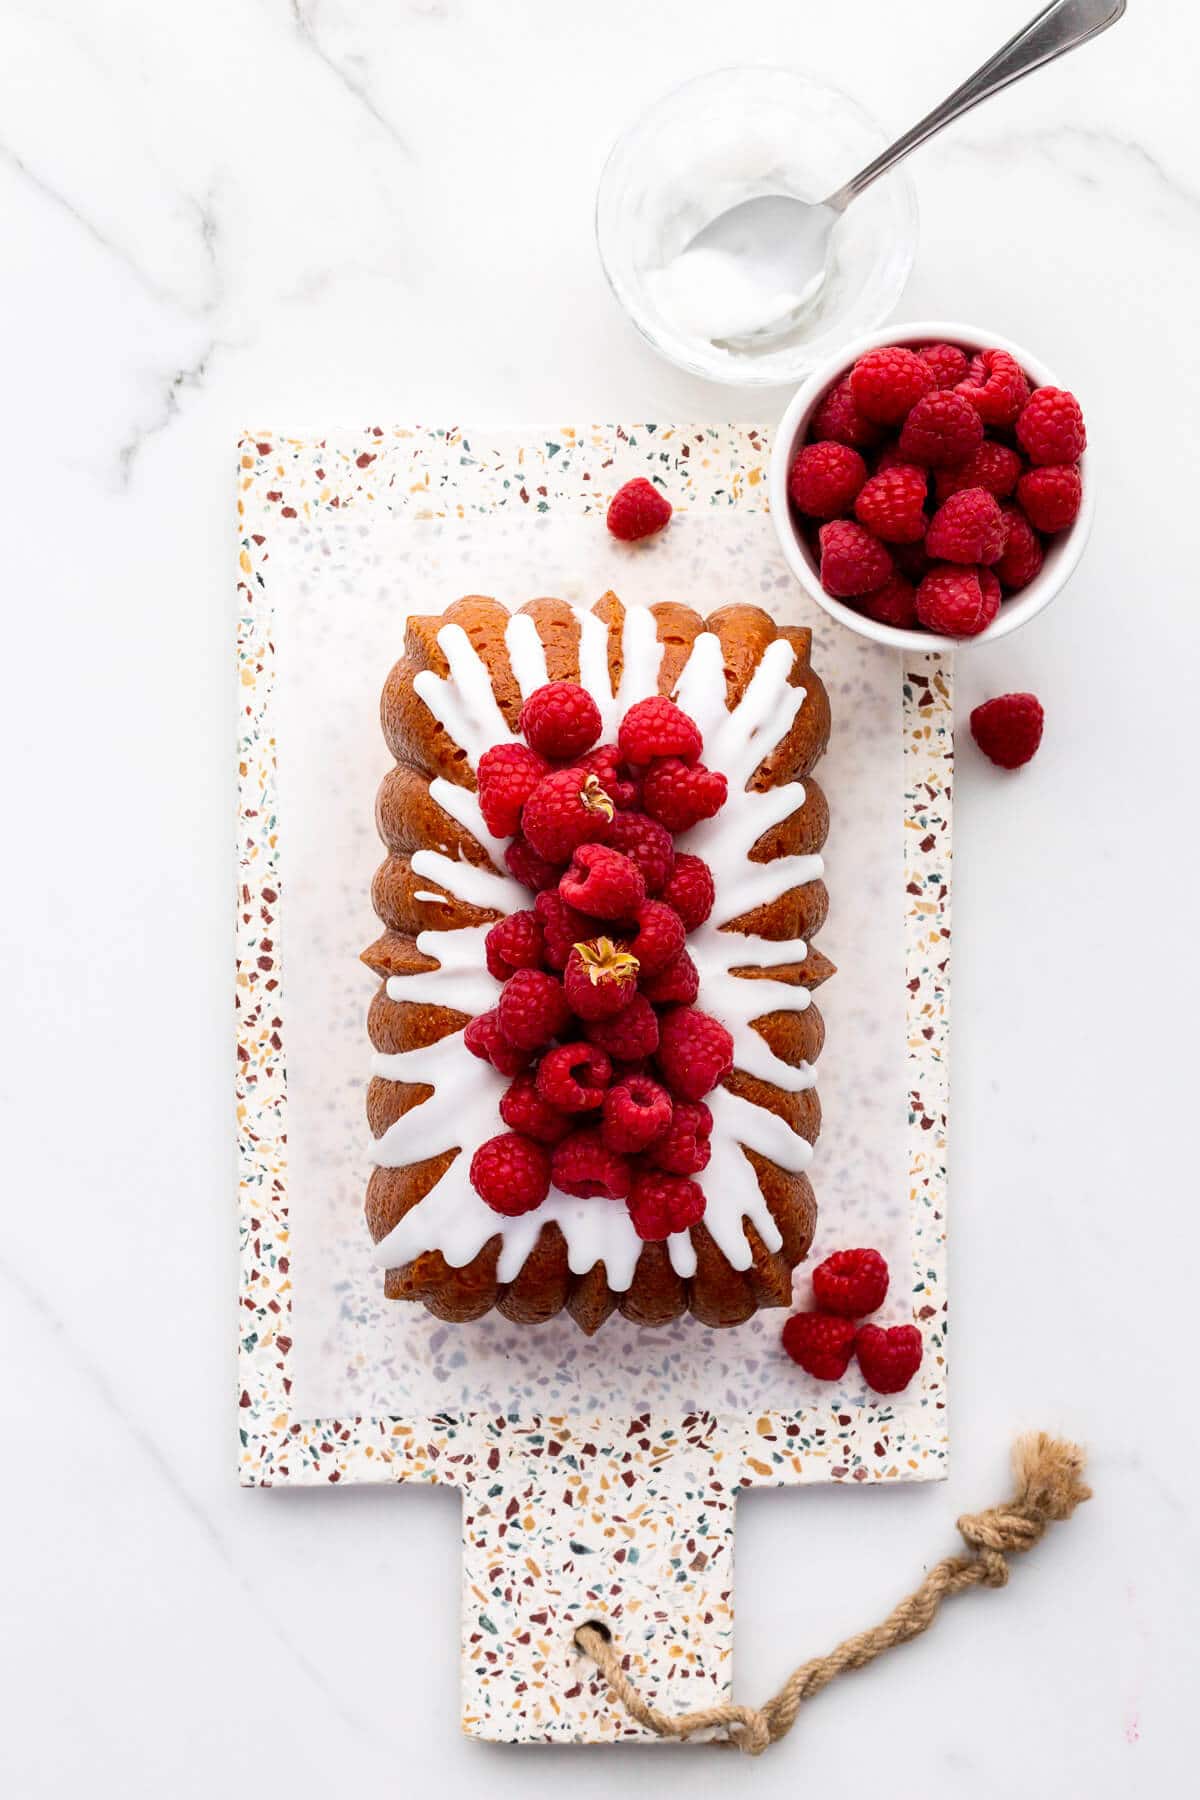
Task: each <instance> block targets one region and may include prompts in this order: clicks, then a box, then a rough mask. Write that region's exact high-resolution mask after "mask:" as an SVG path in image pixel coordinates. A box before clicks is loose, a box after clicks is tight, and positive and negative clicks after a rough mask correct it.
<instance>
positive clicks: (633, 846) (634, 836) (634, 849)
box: [604, 812, 675, 894]
mask: <svg viewBox="0 0 1200 1800" xmlns="http://www.w3.org/2000/svg"><path fill="white" fill-rule="evenodd" d="M604 841H605V843H606V844H607V845H608V846H609V848H610V849H611V850H619V851H620V852H621V854H622V856H628V857H630V858H632V860H633V861H634V862H635V863H636V864H637V866H638V868H639V869H640V870H641V871H642V877H643V879H644V881H645V883H646V892H647V893H648V894H657V893H660V892H661V891H662V889H663V888H664V887H665V886H666V883H667V881H668V880H669V879H670V875H671V870H672V869H673V868H674V866H675V846H674V844H673V843H672V842H671V834H670V832H669V831H668V830H667V828H666V826H665V825H660V824H659V822H658V820H657V819H651V818H650V817H649V816H648V815H647V814H646V813H644V812H619V813H618V814H617V816H616V818H615V819H614V820H613V822H612V824H611V825H610V826H609V828H608V831H607V833H606V835H605V839H604Z"/></svg>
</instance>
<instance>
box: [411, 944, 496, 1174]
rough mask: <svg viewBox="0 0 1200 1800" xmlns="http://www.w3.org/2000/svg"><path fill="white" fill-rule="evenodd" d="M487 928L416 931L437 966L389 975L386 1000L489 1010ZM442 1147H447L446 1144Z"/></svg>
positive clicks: (492, 988) (492, 1000) (492, 989)
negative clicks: (485, 947) (484, 943)
mask: <svg viewBox="0 0 1200 1800" xmlns="http://www.w3.org/2000/svg"><path fill="white" fill-rule="evenodd" d="M490 930H491V926H490V925H464V926H463V927H462V928H461V930H459V931H422V932H418V934H417V949H418V950H419V951H420V952H421V954H422V956H433V957H436V958H437V961H438V963H439V965H440V967H438V968H436V969H423V970H422V969H418V970H415V971H414V972H413V973H412V974H411V975H391V976H389V977H388V984H387V992H388V999H389V1000H423V1001H426V1002H428V1004H429V1005H430V1006H449V1007H452V1008H453V1009H454V1010H455V1011H456V1012H464V1013H468V1014H470V1016H471V1017H472V1018H474V1016H475V1014H476V1013H482V1012H490V1011H491V1009H492V1007H493V1006H495V1004H496V993H497V989H496V983H495V981H494V980H493V978H492V976H491V975H489V974H488V968H487V963H486V962H485V961H484V951H483V940H484V938H485V937H486V936H487V934H488V932H489V931H490ZM468 1054H470V1053H469V1052H468ZM475 1060H478V1059H477V1058H476V1059H475ZM442 1147H443V1149H448V1148H449V1145H443V1146H442Z"/></svg>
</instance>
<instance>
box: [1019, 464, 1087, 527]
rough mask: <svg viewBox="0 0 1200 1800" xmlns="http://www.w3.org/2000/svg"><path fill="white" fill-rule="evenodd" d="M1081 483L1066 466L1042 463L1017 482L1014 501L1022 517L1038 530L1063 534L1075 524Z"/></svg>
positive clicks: (1074, 473)
mask: <svg viewBox="0 0 1200 1800" xmlns="http://www.w3.org/2000/svg"><path fill="white" fill-rule="evenodd" d="M1082 498H1083V484H1082V482H1081V481H1080V479H1079V470H1078V469H1075V468H1072V467H1071V465H1070V463H1043V464H1042V466H1041V467H1040V468H1037V469H1030V471H1029V473H1028V475H1022V477H1021V479H1020V481H1018V483H1017V499H1018V500H1019V501H1020V503H1021V507H1022V510H1023V511H1024V513H1025V517H1026V518H1027V519H1028V520H1029V523H1030V524H1031V525H1036V527H1037V529H1038V530H1039V531H1065V530H1066V529H1067V527H1068V526H1069V525H1073V524H1074V523H1075V519H1076V517H1077V515H1078V512H1079V503H1080V501H1081V500H1082Z"/></svg>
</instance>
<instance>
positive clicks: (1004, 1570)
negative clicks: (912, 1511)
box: [575, 1431, 1092, 1756]
mask: <svg viewBox="0 0 1200 1800" xmlns="http://www.w3.org/2000/svg"><path fill="white" fill-rule="evenodd" d="M1083 1470H1084V1456H1083V1452H1082V1450H1080V1449H1079V1447H1078V1446H1077V1445H1075V1444H1068V1443H1064V1442H1063V1441H1062V1440H1061V1439H1058V1438H1052V1437H1048V1436H1047V1435H1046V1433H1045V1432H1044V1431H1040V1432H1037V1433H1036V1434H1031V1435H1030V1436H1028V1437H1023V1438H1020V1439H1018V1441H1017V1443H1016V1445H1015V1446H1014V1449H1013V1473H1014V1476H1015V1479H1016V1491H1015V1492H1014V1494H1013V1496H1012V1498H1011V1499H1010V1500H1007V1501H1005V1502H1004V1503H1003V1504H1002V1505H1000V1506H991V1507H989V1508H988V1509H987V1511H986V1512H981V1513H965V1514H964V1515H963V1517H962V1518H960V1519H959V1520H958V1521H957V1524H958V1530H959V1533H960V1535H961V1537H962V1539H963V1542H964V1544H965V1545H966V1554H965V1555H962V1556H947V1557H945V1558H943V1560H942V1561H941V1562H940V1563H938V1564H936V1566H935V1567H934V1568H932V1569H931V1570H930V1571H929V1573H928V1575H927V1576H926V1577H925V1579H924V1581H923V1582H922V1583H921V1585H920V1587H919V1588H917V1589H916V1591H915V1592H914V1593H911V1594H909V1595H908V1596H907V1598H906V1599H904V1600H901V1601H900V1603H899V1605H898V1606H895V1607H893V1608H892V1611H891V1612H890V1613H889V1614H888V1616H887V1618H886V1619H884V1621H883V1622H882V1624H880V1625H875V1626H872V1628H871V1629H870V1630H869V1631H860V1632H858V1633H857V1634H856V1635H855V1636H854V1637H849V1638H846V1639H845V1640H844V1642H842V1643H840V1644H839V1645H838V1646H837V1648H836V1649H834V1650H831V1651H830V1652H829V1654H828V1655H827V1656H815V1657H813V1658H812V1659H811V1661H809V1662H806V1663H801V1665H800V1667H799V1668H798V1669H795V1670H793V1672H792V1674H791V1675H789V1676H788V1678H787V1680H786V1681H785V1682H784V1684H783V1686H782V1687H781V1688H780V1690H779V1692H778V1693H777V1694H776V1695H775V1696H774V1698H773V1699H770V1700H768V1701H767V1703H766V1704H765V1706H734V1705H727V1706H707V1707H704V1708H702V1709H701V1710H700V1711H698V1712H690V1713H683V1714H681V1715H680V1716H679V1717H677V1718H672V1717H670V1716H669V1715H668V1714H666V1713H662V1712H659V1711H658V1709H657V1707H654V1706H649V1705H647V1703H646V1702H645V1701H644V1700H643V1699H642V1697H641V1696H640V1694H638V1692H637V1690H636V1689H635V1688H634V1686H633V1684H632V1683H631V1682H630V1680H629V1677H628V1675H626V1673H625V1670H624V1668H623V1667H622V1661H621V1652H620V1650H619V1649H618V1648H617V1646H616V1644H615V1643H614V1642H613V1640H612V1637H611V1634H610V1633H609V1632H608V1629H607V1627H604V1626H599V1625H597V1624H595V1623H591V1624H587V1625H581V1626H580V1627H579V1628H578V1630H577V1631H576V1633H575V1642H576V1644H577V1645H578V1647H579V1649H580V1650H582V1651H583V1652H584V1654H585V1655H586V1656H590V1657H591V1659H592V1661H593V1662H594V1663H595V1664H596V1666H597V1668H598V1669H599V1670H600V1672H601V1674H602V1675H603V1676H604V1678H605V1680H606V1681H607V1682H608V1685H609V1687H610V1688H611V1689H612V1691H613V1693H615V1694H616V1696H617V1698H618V1700H619V1701H620V1702H621V1704H622V1706H623V1707H624V1708H625V1710H626V1712H627V1713H628V1714H629V1715H630V1717H631V1718H633V1719H636V1720H637V1722H638V1724H639V1725H643V1726H645V1728H646V1729H647V1730H648V1731H653V1732H655V1733H656V1734H657V1736H659V1737H664V1738H689V1737H693V1736H694V1735H695V1734H696V1733H697V1732H701V1731H707V1732H716V1733H718V1734H719V1735H717V1736H716V1737H714V1738H712V1739H710V1741H711V1742H713V1743H717V1744H724V1745H729V1744H736V1746H737V1748H738V1749H739V1750H744V1751H745V1752H746V1754H747V1755H748V1756H760V1755H761V1754H762V1752H763V1751H764V1750H765V1749H767V1747H768V1746H769V1745H770V1744H773V1743H775V1742H776V1741H777V1740H778V1739H779V1738H781V1737H786V1736H787V1734H788V1732H789V1731H790V1730H791V1729H792V1726H793V1725H794V1724H795V1723H796V1716H797V1714H798V1713H799V1711H800V1707H801V1705H802V1704H803V1702H804V1701H805V1700H811V1699H812V1697H813V1695H814V1694H819V1693H820V1692H821V1689H822V1688H823V1687H827V1686H828V1685H829V1683H830V1682H831V1681H832V1680H833V1679H834V1677H835V1675H844V1674H845V1673H846V1672H847V1671H848V1670H850V1669H864V1668H866V1666H867V1664H868V1663H872V1662H874V1661H875V1658H876V1657H877V1656H882V1655H883V1653H884V1651H885V1650H891V1649H894V1648H895V1646H896V1645H897V1644H907V1643H908V1642H909V1641H910V1639H912V1638H915V1637H920V1635H921V1633H922V1632H923V1631H927V1630H928V1629H929V1627H930V1625H932V1624H933V1621H934V1619H935V1618H936V1617H937V1613H938V1608H939V1607H940V1606H941V1604H942V1601H943V1600H945V1599H948V1598H949V1596H950V1595H951V1594H964V1593H967V1592H968V1591H969V1590H970V1589H971V1588H974V1587H984V1588H1001V1587H1003V1586H1004V1585H1005V1583H1006V1582H1007V1580H1008V1562H1007V1558H1008V1557H1009V1556H1013V1555H1015V1554H1016V1553H1017V1552H1018V1551H1023V1550H1032V1549H1033V1546H1034V1545H1035V1544H1037V1543H1040V1541H1041V1539H1042V1538H1043V1536H1044V1535H1045V1532H1046V1527H1047V1526H1048V1525H1050V1524H1052V1523H1053V1522H1054V1521H1055V1520H1059V1519H1069V1518H1070V1517H1071V1514H1072V1513H1073V1512H1074V1511H1075V1508H1076V1507H1077V1506H1078V1505H1079V1504H1080V1503H1081V1502H1082V1501H1084V1500H1088V1499H1090V1498H1091V1492H1092V1490H1091V1489H1090V1488H1089V1487H1088V1486H1087V1485H1086V1483H1085V1482H1084V1480H1083Z"/></svg>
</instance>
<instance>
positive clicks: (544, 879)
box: [504, 837, 562, 894]
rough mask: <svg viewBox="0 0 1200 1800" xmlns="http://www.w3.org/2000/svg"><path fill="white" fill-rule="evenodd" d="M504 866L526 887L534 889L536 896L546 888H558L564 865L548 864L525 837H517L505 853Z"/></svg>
mask: <svg viewBox="0 0 1200 1800" xmlns="http://www.w3.org/2000/svg"><path fill="white" fill-rule="evenodd" d="M504 866H505V868H506V869H507V870H508V872H509V874H510V875H511V876H513V878H514V879H515V880H517V881H519V882H521V884H522V885H523V886H524V887H527V888H532V889H533V892H534V893H535V894H541V893H543V892H544V891H545V889H546V888H556V887H557V886H558V883H559V878H560V877H561V875H562V864H561V863H556V862H548V861H547V859H546V858H545V857H544V856H539V855H538V853H537V851H536V850H535V849H534V848H533V845H532V844H530V843H529V842H528V841H527V840H526V839H525V838H523V837H516V838H514V839H513V841H512V843H511V844H509V845H508V846H507V848H506V849H505V852H504Z"/></svg>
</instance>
